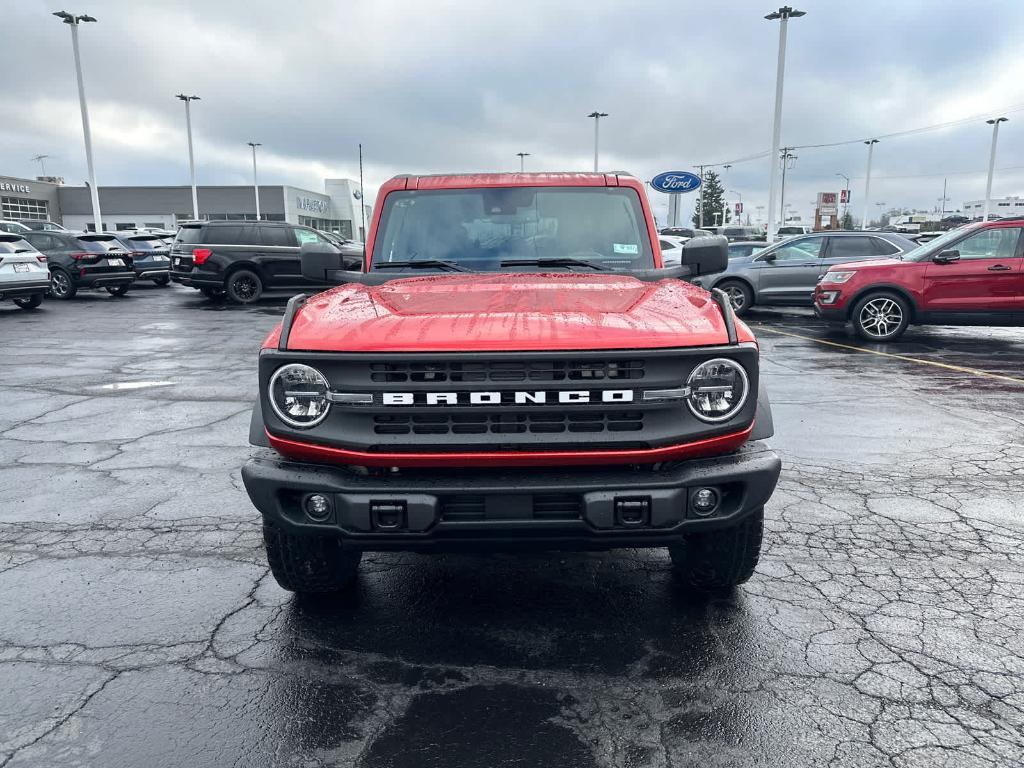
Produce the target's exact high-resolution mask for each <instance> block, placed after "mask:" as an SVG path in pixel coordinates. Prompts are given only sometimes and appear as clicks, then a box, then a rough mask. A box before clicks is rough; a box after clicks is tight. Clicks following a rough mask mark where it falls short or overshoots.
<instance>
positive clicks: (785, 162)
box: [768, 147, 797, 226]
mask: <svg viewBox="0 0 1024 768" xmlns="http://www.w3.org/2000/svg"><path fill="white" fill-rule="evenodd" d="M789 150H790V147H783V148H782V197H781V199H780V201H779V208H780V211H779V213H780V214H781V221H782V226H786V169H787V168H792V167H793V164H795V163H796V160H797V156H796V155H794V154H793V153H792V152H790V151H789ZM791 160H792V161H793V162H792V163H791V162H790V161H791ZM768 216H769V218H770V217H771V211H770V210H769V212H768Z"/></svg>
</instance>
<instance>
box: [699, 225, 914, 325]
mask: <svg viewBox="0 0 1024 768" xmlns="http://www.w3.org/2000/svg"><path fill="white" fill-rule="evenodd" d="M915 247H916V244H915V243H914V242H913V241H912V240H908V239H907V238H906V237H904V236H903V235H900V234H896V233H895V232H877V233H871V234H865V233H863V232H818V233H815V234H812V235H805V236H803V237H791V238H788V239H786V240H782V241H780V242H778V243H774V244H773V245H770V246H768V247H767V248H765V249H764V250H762V251H760V252H758V253H753V254H752V255H750V256H749V257H738V258H731V259H729V266H728V267H727V268H726V270H725V272H719V273H717V274H714V275H707V276H704V277H701V278H699V279H697V280H695V281H694V282H696V283H697V284H698V285H701V286H703V287H705V288H709V289H710V288H721V289H722V290H723V291H725V293H726V294H727V295H728V296H729V299H730V300H731V301H732V305H733V308H734V309H735V310H736V314H738V315H743V314H745V313H746V312H747V311H748V310H749V309H750V308H751V307H752V306H755V305H783V306H810V305H811V304H813V301H814V286H815V284H817V282H818V278H819V277H821V276H822V275H823V274H824V273H825V271H826V270H827V269H828V268H829V267H830V266H831V265H833V264H839V263H843V262H849V261H860V260H863V259H877V258H881V257H885V256H895V255H897V254H899V253H902V252H904V251H910V250H913V249H914V248H915Z"/></svg>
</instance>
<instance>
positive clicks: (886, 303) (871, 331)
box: [850, 292, 910, 341]
mask: <svg viewBox="0 0 1024 768" xmlns="http://www.w3.org/2000/svg"><path fill="white" fill-rule="evenodd" d="M850 320H851V321H852V322H853V329H854V330H855V331H856V332H857V335H858V336H860V337H861V338H862V339H866V340H867V341H892V340H894V339H897V338H899V337H900V336H902V335H903V332H904V331H905V330H907V326H908V325H909V324H910V307H909V306H908V304H907V301H906V299H904V298H903V297H901V296H897V295H896V294H895V293H885V292H878V293H869V294H868V295H867V296H865V297H864V298H863V299H861V300H860V301H858V302H857V304H856V306H854V308H853V313H852V314H851V315H850Z"/></svg>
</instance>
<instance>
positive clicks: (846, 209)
mask: <svg viewBox="0 0 1024 768" xmlns="http://www.w3.org/2000/svg"><path fill="white" fill-rule="evenodd" d="M836 176H841V177H842V178H843V179H844V180H845V181H846V186H845V187H843V191H844V192H845V193H846V194H845V195H843V197H844V198H845V199H846V202H845V203H843V219H846V215H847V214H848V213H849V212H850V177H849V176H847V175H846V174H845V173H837V174H836Z"/></svg>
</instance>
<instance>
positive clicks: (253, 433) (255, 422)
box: [249, 397, 760, 448]
mask: <svg viewBox="0 0 1024 768" xmlns="http://www.w3.org/2000/svg"><path fill="white" fill-rule="evenodd" d="M758 407H759V408H760V403H759V404H758ZM755 431H756V429H755ZM249 444H250V445H258V446H259V447H260V448H269V447H270V441H269V440H267V431H266V427H265V426H264V425H263V404H262V400H260V398H258V397H257V398H256V405H254V406H253V408H252V417H251V418H250V419H249Z"/></svg>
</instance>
